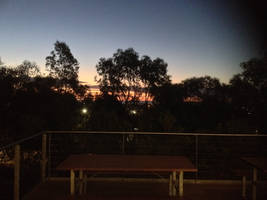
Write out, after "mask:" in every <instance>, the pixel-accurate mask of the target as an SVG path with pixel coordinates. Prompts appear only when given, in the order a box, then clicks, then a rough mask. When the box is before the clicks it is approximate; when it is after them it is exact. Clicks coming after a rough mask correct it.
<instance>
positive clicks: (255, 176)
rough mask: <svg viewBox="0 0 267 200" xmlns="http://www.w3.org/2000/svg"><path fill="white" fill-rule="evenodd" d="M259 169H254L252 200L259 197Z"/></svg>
mask: <svg viewBox="0 0 267 200" xmlns="http://www.w3.org/2000/svg"><path fill="white" fill-rule="evenodd" d="M256 187H257V169H256V168H253V180H252V200H256V197H257V189H256Z"/></svg>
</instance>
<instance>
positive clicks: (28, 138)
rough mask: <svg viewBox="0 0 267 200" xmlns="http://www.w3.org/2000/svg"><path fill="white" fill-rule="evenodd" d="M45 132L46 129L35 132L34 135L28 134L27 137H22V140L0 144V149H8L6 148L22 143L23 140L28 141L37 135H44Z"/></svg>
mask: <svg viewBox="0 0 267 200" xmlns="http://www.w3.org/2000/svg"><path fill="white" fill-rule="evenodd" d="M44 133H45V131H41V132H38V133H36V134H34V135H31V136H28V137H26V138H22V139H20V140H17V141H15V142H12V143H10V144H7V145H3V146H0V150H2V149H6V148H10V147H13V146H15V145H17V144H21V143H23V142H25V141H28V140H31V139H33V138H35V137H38V136H40V135H43V134H44Z"/></svg>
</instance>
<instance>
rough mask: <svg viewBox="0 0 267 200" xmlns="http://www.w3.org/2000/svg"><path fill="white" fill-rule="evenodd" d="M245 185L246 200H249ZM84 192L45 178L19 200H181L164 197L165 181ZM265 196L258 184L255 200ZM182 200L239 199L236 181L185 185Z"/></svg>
mask: <svg viewBox="0 0 267 200" xmlns="http://www.w3.org/2000/svg"><path fill="white" fill-rule="evenodd" d="M249 188H250V187H249V186H248V190H247V198H246V199H247V200H249V199H251V191H250V189H249ZM87 193H88V194H87V195H83V196H79V195H76V196H70V195H69V182H68V181H66V180H65V181H64V180H60V181H59V180H57V181H47V182H46V183H43V184H40V185H38V186H36V188H35V189H34V190H33V191H32V192H31V193H29V194H28V195H26V197H25V198H23V200H36V199H38V200H87V199H88V200H89V199H90V200H105V199H109V200H110V199H114V200H115V199H116V200H122V199H127V200H128V199H130V200H137V199H138V200H144V199H146V200H152V199H156V200H159V199H160V200H165V199H181V198H179V197H176V198H170V197H169V196H168V183H166V182H146V181H138V182H129V181H110V180H109V181H99V180H98V181H89V182H88V189H87ZM266 197H267V190H266V186H262V185H261V186H259V187H258V191H257V200H263V199H266ZM182 199H183V200H214V199H216V200H241V199H242V197H241V185H239V184H234V185H233V184H231V185H229V184H189V183H188V184H185V185H184V198H182Z"/></svg>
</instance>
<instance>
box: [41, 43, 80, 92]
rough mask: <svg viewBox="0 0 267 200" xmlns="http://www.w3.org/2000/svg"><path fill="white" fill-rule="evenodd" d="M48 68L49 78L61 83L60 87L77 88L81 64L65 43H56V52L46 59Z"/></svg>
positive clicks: (52, 52)
mask: <svg viewBox="0 0 267 200" xmlns="http://www.w3.org/2000/svg"><path fill="white" fill-rule="evenodd" d="M46 68H47V70H48V71H49V76H51V77H53V78H56V79H58V80H59V81H60V82H59V86H60V87H67V88H68V87H71V88H73V89H74V88H75V87H76V86H77V84H78V71H79V63H78V61H77V60H76V58H74V56H73V55H72V53H71V51H70V48H69V47H68V45H67V44H66V43H65V42H59V41H56V43H55V47H54V50H53V51H51V53H50V56H47V57H46Z"/></svg>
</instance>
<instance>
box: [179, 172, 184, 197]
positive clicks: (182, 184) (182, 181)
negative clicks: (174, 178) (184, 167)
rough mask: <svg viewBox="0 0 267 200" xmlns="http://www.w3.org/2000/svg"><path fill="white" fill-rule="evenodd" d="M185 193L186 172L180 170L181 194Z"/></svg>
mask: <svg viewBox="0 0 267 200" xmlns="http://www.w3.org/2000/svg"><path fill="white" fill-rule="evenodd" d="M183 195H184V172H183V171H180V173H179V196H180V197H182V196H183Z"/></svg>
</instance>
